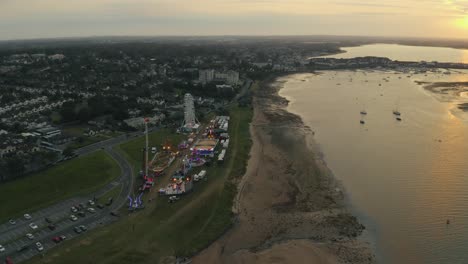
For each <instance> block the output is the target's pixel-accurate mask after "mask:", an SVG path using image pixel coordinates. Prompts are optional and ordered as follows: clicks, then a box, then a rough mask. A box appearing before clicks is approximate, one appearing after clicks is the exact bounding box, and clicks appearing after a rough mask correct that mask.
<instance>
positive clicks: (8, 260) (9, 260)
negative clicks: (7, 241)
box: [5, 256, 13, 264]
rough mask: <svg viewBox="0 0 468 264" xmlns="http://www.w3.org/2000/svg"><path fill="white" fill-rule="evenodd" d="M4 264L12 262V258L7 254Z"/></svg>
mask: <svg viewBox="0 0 468 264" xmlns="http://www.w3.org/2000/svg"><path fill="white" fill-rule="evenodd" d="M5 264H13V260H11V258H10V257H8V256H7V257H6V258H5Z"/></svg>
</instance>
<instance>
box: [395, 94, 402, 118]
mask: <svg viewBox="0 0 468 264" xmlns="http://www.w3.org/2000/svg"><path fill="white" fill-rule="evenodd" d="M399 104H400V98H399V97H398V100H397V103H396V107H395V109H394V110H393V114H394V115H396V116H400V115H401V113H400V111H398V105H399Z"/></svg>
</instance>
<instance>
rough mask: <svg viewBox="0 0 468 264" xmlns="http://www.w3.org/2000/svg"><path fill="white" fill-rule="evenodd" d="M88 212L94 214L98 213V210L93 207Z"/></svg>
mask: <svg viewBox="0 0 468 264" xmlns="http://www.w3.org/2000/svg"><path fill="white" fill-rule="evenodd" d="M87 210H88V212H90V213H92V214H94V213H96V210H94V208H92V207H90V208H88V209H87Z"/></svg>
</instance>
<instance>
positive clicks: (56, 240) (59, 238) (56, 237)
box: [52, 236, 63, 243]
mask: <svg viewBox="0 0 468 264" xmlns="http://www.w3.org/2000/svg"><path fill="white" fill-rule="evenodd" d="M52 241H54V242H55V243H60V242H62V241H63V238H62V237H61V236H55V237H53V238H52Z"/></svg>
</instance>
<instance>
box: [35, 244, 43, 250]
mask: <svg viewBox="0 0 468 264" xmlns="http://www.w3.org/2000/svg"><path fill="white" fill-rule="evenodd" d="M36 248H37V250H38V251H43V250H44V247H43V246H42V244H41V242H36Z"/></svg>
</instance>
